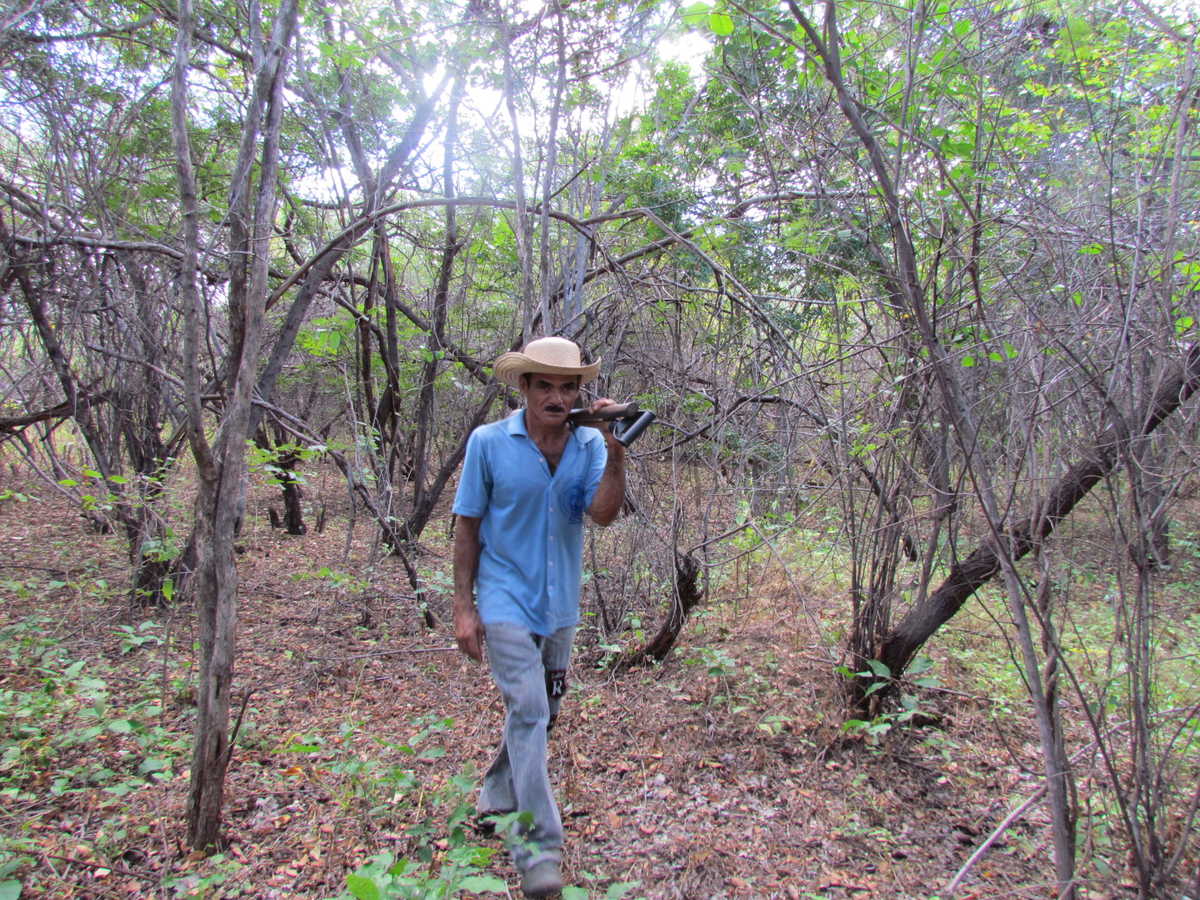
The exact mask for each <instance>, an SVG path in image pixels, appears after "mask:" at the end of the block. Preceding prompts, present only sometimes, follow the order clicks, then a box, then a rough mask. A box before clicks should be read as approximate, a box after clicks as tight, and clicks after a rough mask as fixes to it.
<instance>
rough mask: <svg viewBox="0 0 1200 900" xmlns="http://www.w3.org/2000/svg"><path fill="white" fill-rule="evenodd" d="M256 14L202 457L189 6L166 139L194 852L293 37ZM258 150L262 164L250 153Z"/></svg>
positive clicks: (227, 627) (222, 759) (204, 799)
mask: <svg viewBox="0 0 1200 900" xmlns="http://www.w3.org/2000/svg"><path fill="white" fill-rule="evenodd" d="M260 16H261V10H260V8H259V5H258V3H257V2H254V3H251V5H250V23H251V41H252V43H253V44H254V47H255V53H254V59H255V65H256V72H255V82H254V89H253V95H252V97H251V102H250V104H249V109H248V112H247V116H246V126H245V132H244V133H243V137H242V144H241V149H240V152H239V158H238V161H237V165H236V167H235V177H234V180H233V183H232V185H231V190H230V216H231V235H232V237H231V244H230V262H231V266H230V268H231V280H230V315H231V317H232V321H231V323H230V326H231V333H232V334H233V335H235V339H234V340H233V341H232V342H231V346H230V350H229V353H228V355H227V356H226V358H225V360H224V363H223V367H222V369H223V372H224V373H225V375H226V377H227V378H228V379H229V382H228V385H229V390H228V392H227V398H228V399H227V401H226V403H225V406H224V409H223V415H222V418H221V422H220V425H219V426H218V429H217V435H216V438H215V440H214V442H213V444H212V445H211V446H210V445H209V443H208V440H207V438H206V437H205V434H204V422H203V414H202V410H201V405H200V382H199V372H198V369H197V367H196V360H197V354H196V353H195V352H194V351H195V349H196V347H197V345H198V343H199V329H200V327H201V324H202V321H203V307H202V302H201V297H200V292H199V287H198V285H197V283H196V278H195V273H196V268H197V265H196V264H197V260H198V257H199V229H198V207H197V203H196V186H195V177H194V172H193V170H192V165H191V146H190V140H189V138H188V133H187V110H188V96H187V94H188V91H187V68H188V60H189V57H190V52H191V45H190V35H191V33H192V29H193V27H194V24H195V23H194V21H193V20H194V12H193V8H192V5H191V0H181V4H180V28H179V36H178V38H177V42H176V55H175V67H174V71H173V77H172V138H173V142H174V145H175V151H176V158H177V167H178V169H177V171H178V176H179V184H180V199H181V204H182V209H183V216H184V247H185V259H184V262H183V267H182V272H181V290H182V293H183V296H184V301H185V304H186V309H187V312H188V327H187V334H186V336H185V343H186V344H187V345H188V347H187V349H188V351H189V352H187V353H186V357H187V365H188V368H187V377H186V379H185V380H186V384H187V392H186V393H187V397H186V403H187V407H188V413H189V422H188V431H189V438H190V440H191V443H192V450H193V455H194V456H195V457H196V462H197V471H198V479H199V490H198V492H197V499H196V507H195V513H196V524H195V531H194V535H195V540H194V544H193V546H194V548H195V552H196V570H195V576H194V577H195V582H194V584H195V597H196V613H197V630H198V634H199V638H200V683H199V686H198V689H197V704H196V707H197V708H196V724H195V739H194V743H193V747H192V762H191V786H190V790H189V795H188V811H187V819H188V843H189V844H190V845H191V846H192V847H193V848H194V849H197V850H206V851H207V850H211V849H213V848H215V847H217V846H219V844H220V825H221V808H222V804H223V797H224V783H225V772H226V770H227V768H228V766H229V760H230V747H229V707H230V700H231V693H232V688H233V663H234V654H235V651H236V643H235V635H236V625H237V565H236V558H235V556H234V550H233V543H234V537H235V534H236V531H237V528H238V525H239V523H240V519H241V514H242V511H243V509H244V502H245V476H246V466H245V442H246V438H247V437H248V436H249V435H250V433H251V423H252V419H253V404H252V394H253V389H254V387H255V384H256V382H257V366H258V358H259V351H260V349H261V344H262V325H263V314H264V311H265V307H266V298H267V274H268V273H267V267H268V263H269V260H270V251H269V241H270V238H271V233H272V228H273V224H274V214H275V206H276V200H275V187H276V174H277V168H278V161H279V134H280V127H281V122H282V106H283V81H284V72H285V69H286V60H287V47H288V45H289V43H290V41H291V37H292V34H293V32H294V30H295V24H296V19H297V5H296V0H283V2H282V4H281V5H280V8H279V12H278V14H277V16H276V19H275V24H274V30H273V33H272V36H271V39H270V42H269V43H268V42H266V41H264V39H263V36H262V34H261V31H260V29H259V27H258V23H259V20H260ZM259 146H261V156H259V154H258V153H257V152H256V148H258V147H259ZM256 156H259V159H258V177H259V182H258V191H257V195H256V196H255V197H254V201H255V202H254V203H253V204H251V202H250V198H251V197H252V196H254V193H253V178H252V174H253V170H254V165H253V163H254V161H255V157H256Z"/></svg>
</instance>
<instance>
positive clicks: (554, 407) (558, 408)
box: [542, 403, 567, 413]
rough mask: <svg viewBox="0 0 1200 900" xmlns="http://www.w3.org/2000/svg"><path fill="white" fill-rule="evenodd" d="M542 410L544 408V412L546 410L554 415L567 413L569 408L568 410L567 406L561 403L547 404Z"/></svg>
mask: <svg viewBox="0 0 1200 900" xmlns="http://www.w3.org/2000/svg"><path fill="white" fill-rule="evenodd" d="M542 408H543V409H544V410H546V412H553V413H558V412H566V411H567V408H566V407H565V406H563V405H562V404H561V403H547V404H546V405H545V406H544V407H542Z"/></svg>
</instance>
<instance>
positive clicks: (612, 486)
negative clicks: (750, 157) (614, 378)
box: [588, 397, 625, 525]
mask: <svg viewBox="0 0 1200 900" xmlns="http://www.w3.org/2000/svg"><path fill="white" fill-rule="evenodd" d="M612 402H613V401H612V400H609V399H608V398H607V397H606V398H604V399H603V400H597V401H596V402H595V403H593V404H592V406H591V410H592V412H598V411H599V410H601V409H603V408H604V407H605V406H609V405H611V404H612ZM600 433H601V434H602V435H604V443H605V444H606V445H607V447H608V459H607V461H606V462H605V463H604V474H603V475H602V476H601V477H600V484H599V486H598V487H597V488H596V493H595V495H594V496H593V497H592V505H591V506H589V507H588V515H589V516H591V517H592V521H593V522H595V523H596V524H597V525H610V524H612V522H614V521H615V520H616V518H617V516H618V515H620V513H621V504H622V503H624V502H625V447H624V445H622V444H619V443H617V439H616V438H615V437H613V435H612V432H611V431H609V427H608V423H607V422H606V423H604V424H603V425H602V426H601V427H600Z"/></svg>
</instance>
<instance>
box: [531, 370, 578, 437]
mask: <svg viewBox="0 0 1200 900" xmlns="http://www.w3.org/2000/svg"><path fill="white" fill-rule="evenodd" d="M521 394H522V395H523V396H524V397H525V409H526V412H525V417H526V418H527V419H528V420H529V421H530V422H531V423H532V424H535V425H551V426H553V425H561V424H563V423H564V422H565V421H566V420H567V413H569V412H570V411H571V409H572V408H573V407H574V406H575V403H576V402H577V401H578V400H579V376H578V375H542V374H540V373H536V372H535V373H532V374H529V375H522V376H521Z"/></svg>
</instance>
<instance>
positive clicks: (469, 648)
mask: <svg viewBox="0 0 1200 900" xmlns="http://www.w3.org/2000/svg"><path fill="white" fill-rule="evenodd" d="M454 639H455V640H456V641H457V642H458V649H459V650H461V651H462V652H463V653H465V654H467V656H469V657H471V659H473V660H475V662H479V661H480V660H482V659H483V622H481V621H480V620H479V610H477V609H476V608H475V604H474V603H473V602H472V601H470V600H467V601H465V602H461V603H460V602H459V600H458V599H457V598H455V600H454Z"/></svg>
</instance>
